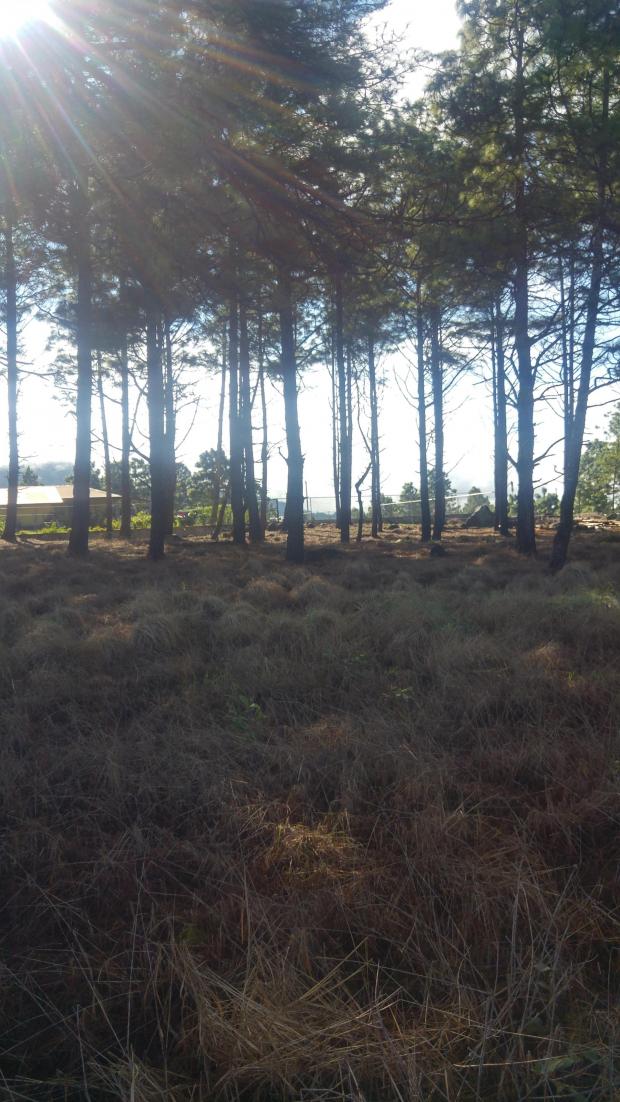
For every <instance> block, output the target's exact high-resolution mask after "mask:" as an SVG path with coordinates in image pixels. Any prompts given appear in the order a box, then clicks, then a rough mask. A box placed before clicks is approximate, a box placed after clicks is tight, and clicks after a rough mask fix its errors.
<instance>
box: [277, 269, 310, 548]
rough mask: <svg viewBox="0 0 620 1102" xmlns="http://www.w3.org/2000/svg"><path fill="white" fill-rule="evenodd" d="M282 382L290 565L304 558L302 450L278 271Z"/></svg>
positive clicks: (283, 274) (286, 277)
mask: <svg viewBox="0 0 620 1102" xmlns="http://www.w3.org/2000/svg"><path fill="white" fill-rule="evenodd" d="M278 295H279V308H280V340H281V345H282V381H283V390H284V419H285V424H286V443H287V466H288V480H287V487H286V531H287V540H286V557H287V559H288V561H289V562H303V559H304V457H303V455H302V451H301V437H300V433H299V414H298V410H297V357H296V352H295V330H294V325H293V303H292V292H291V276H290V272H288V271H286V270H285V269H284V268H281V269H280V270H279V272H278Z"/></svg>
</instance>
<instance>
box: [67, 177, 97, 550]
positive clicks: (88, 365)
mask: <svg viewBox="0 0 620 1102" xmlns="http://www.w3.org/2000/svg"><path fill="white" fill-rule="evenodd" d="M72 199H73V227H74V233H75V241H76V259H77V309H76V325H77V398H76V405H75V413H76V441H75V465H74V468H73V510H72V515H71V531H70V533H69V554H70V555H74V556H76V557H78V558H83V557H85V556H86V555H87V554H88V530H89V527H90V478H91V469H90V463H91V419H92V389H93V364H92V344H91V342H92V302H91V298H92V271H91V256H90V230H89V225H88V216H89V198H88V181H84V182H82V181H76V183H75V185H74V188H73V195H72Z"/></svg>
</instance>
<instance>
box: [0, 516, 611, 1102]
mask: <svg viewBox="0 0 620 1102" xmlns="http://www.w3.org/2000/svg"><path fill="white" fill-rule="evenodd" d="M331 535H333V533H332V534H331ZM412 535H413V533H407V532H406V531H405V532H402V531H401V532H397V531H391V532H388V533H386V535H385V538H384V539H382V540H380V541H378V542H376V543H374V544H373V543H369V542H365V543H364V544H362V546H361V547H357V546H355V545H352V546H351V547H350V548H349V549H348V550H344V551H343V550H341V549H340V548H338V547H337V546H334V545H333V543H329V542H327V543H326V544H325V545H322V541H327V540H328V537H330V533H329V532H327V531H326V530H316V531H314V532H312V533H309V539H310V540H311V546H310V549H309V555H308V561H307V563H306V564H305V565H304V566H291V565H286V564H285V562H284V561H283V547H282V544H281V543H279V542H278V538H277V537H276V538H275V541H274V539H273V538H272V539H271V541H270V542H269V543H268V544H267V545H266V546H264V547H263V548H256V549H254V548H253V549H245V550H244V549H238V548H234V547H232V546H230V545H228V544H224V543H221V544H219V545H214V544H212V543H211V542H210V541H208V540H200V539H195V540H191V539H188V540H185V541H172V543H171V545H170V548H169V551H168V555H167V558H166V560H165V561H164V562H161V563H158V564H156V565H153V564H148V563H145V562H144V560H143V552H144V548H143V547H137V548H133V547H131V546H130V545H126V544H123V545H120V544H119V545H115V544H107V543H106V542H105V541H104V540H96V541H94V542H93V550H92V554H91V557H90V559H89V560H88V561H86V562H75V561H72V560H70V559H69V558H68V557H67V556H66V554H65V546H64V545H61V544H60V543H58V544H43V543H40V544H37V543H36V542H32V543H30V544H28V545H20V546H16V547H11V546H4V547H2V548H0V579H1V593H2V596H1V597H0V659H1V660H0V691H1V694H2V706H1V709H0V725H1V737H2V771H1V774H0V796H1V801H2V811H1V815H2V818H1V831H2V833H1V846H2V885H3V886H2V900H3V905H2V917H1V919H0V922H1V929H0V937H1V953H2V962H3V972H2V988H1V992H0V1068H1V1072H2V1081H3V1088H2V1089H3V1092H4V1094H3V1097H6V1098H7V1099H18V1098H20V1099H24V1098H27V1099H37V1100H38V1099H41V1100H43V1099H45V1100H48V1099H60V1098H62V1099H75V1100H77V1099H90V1100H91V1102H99V1100H104V1099H118V1098H132V1099H136V1100H139V1102H146V1100H151V1099H153V1100H154V1099H158V1100H159V1099H166V1100H170V1102H172V1100H173V1099H174V1100H175V1102H190V1099H191V1100H197V1099H204V1100H206V1099H207V1098H208V1099H211V1098H215V1097H220V1098H226V1099H233V1098H234V1099H238V1098H241V1097H243V1098H248V1099H258V1098H261V1099H267V1098H269V1099H290V1100H293V1099H295V1100H299V1099H308V1100H309V1099H321V1100H325V1102H327V1100H329V1102H331V1100H337V1099H338V1100H343V1099H353V1098H355V1099H367V1100H370V1099H372V1100H373V1102H374V1100H379V1099H385V1100H390V1102H392V1100H394V1102H397V1100H402V1099H413V1100H420V1102H421V1100H423V1099H424V1100H428V1099H433V1100H435V1099H437V1100H439V1099H443V1100H449V1102H453V1100H456V1099H464V1100H470V1099H471V1100H473V1099H481V1100H485V1099H489V1100H490V1099H506V1100H513V1102H517V1100H520V1099H525V1098H532V1099H534V1098H540V1099H542V1098H547V1099H552V1098H556V1097H563V1098H564V1097H565V1098H572V1099H574V1100H577V1099H603V1098H605V1099H610V1100H611V1099H612V1098H614V1097H616V1094H615V1092H616V1091H617V1090H618V1088H619V1086H620V1083H619V1082H618V1071H617V1068H616V1066H615V1065H614V1060H613V1038H614V1036H616V1037H617V1029H618V1024H619V1023H618V1011H617V1006H618V1003H617V1001H616V993H617V985H618V978H619V972H618V951H617V948H618V938H619V936H620V926H619V923H618V911H617V903H618V896H617V869H618V857H619V855H620V854H619V846H618V839H619V836H620V835H619V831H618V823H619V816H620V792H619V780H620V774H619V769H618V763H619V761H620V754H619V752H618V741H617V736H618V718H619V714H620V682H619V678H618V669H619V665H620V661H619V660H620V608H619V602H618V592H619V588H620V561H619V557H618V550H619V547H620V540H619V536H618V534H617V533H615V532H598V533H578V534H577V535H576V537H575V542H574V549H573V561H572V562H571V563H570V564H569V565H568V566H567V567H566V568H565V570H564V571H562V572H561V574H559V575H557V576H555V577H552V576H551V575H550V574H549V572H548V570H547V567H546V563H545V561H544V557H541V560H539V561H536V560H524V559H522V558H519V557H517V556H516V554H515V553H514V551H513V549H512V547H511V545H510V541H504V540H502V539H500V538H498V537H496V536H494V535H493V534H491V533H488V532H487V533H470V532H462V531H453V532H451V533H449V534H448V536H447V538H446V540H445V544H446V546H447V553H446V554H445V555H444V556H441V557H438V558H432V557H430V555H429V553H428V551H426V550H423V549H421V548H420V546H419V544H417V543H416V542H415V541H414V540H413V539H412V538H411V536H412ZM540 539H541V543H542V544H543V550H544V541H545V536H544V534H541V537H540ZM312 543H313V544H314V546H312Z"/></svg>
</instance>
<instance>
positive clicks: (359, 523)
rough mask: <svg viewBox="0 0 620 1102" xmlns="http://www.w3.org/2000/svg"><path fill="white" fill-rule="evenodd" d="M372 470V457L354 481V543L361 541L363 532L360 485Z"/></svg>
mask: <svg viewBox="0 0 620 1102" xmlns="http://www.w3.org/2000/svg"><path fill="white" fill-rule="evenodd" d="M369 471H372V457H371V460H370V463H369V464H368V466H367V467H366V470H365V471H364V473H363V475H362V477H361V478H358V480H357V482H356V483H355V493H356V494H357V535H356V537H355V542H356V543H361V542H362V536H363V534H364V502H363V501H362V486H363V485H364V482H365V481H366V479H367V477H368V472H369Z"/></svg>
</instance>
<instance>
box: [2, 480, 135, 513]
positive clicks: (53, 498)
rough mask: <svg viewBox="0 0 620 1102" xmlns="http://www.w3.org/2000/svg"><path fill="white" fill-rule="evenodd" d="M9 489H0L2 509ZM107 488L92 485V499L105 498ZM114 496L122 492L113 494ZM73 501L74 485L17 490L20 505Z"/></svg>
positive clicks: (27, 487) (30, 487) (23, 487)
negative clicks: (95, 487)
mask: <svg viewBox="0 0 620 1102" xmlns="http://www.w3.org/2000/svg"><path fill="white" fill-rule="evenodd" d="M7 496H8V490H6V489H4V490H2V489H0V509H1V508H3V507H6V504H7ZM105 496H106V495H105V490H94V489H93V488H92V487H91V491H90V499H91V501H93V500H95V499H97V500H100V499H102V498H105ZM112 497H113V498H118V497H120V494H112ZM72 501H73V486H72V485H71V484H66V485H64V486H20V487H19V489H18V491H17V504H18V505H63V504H68V503H70V502H72Z"/></svg>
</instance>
